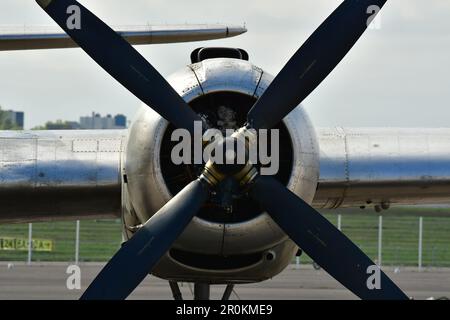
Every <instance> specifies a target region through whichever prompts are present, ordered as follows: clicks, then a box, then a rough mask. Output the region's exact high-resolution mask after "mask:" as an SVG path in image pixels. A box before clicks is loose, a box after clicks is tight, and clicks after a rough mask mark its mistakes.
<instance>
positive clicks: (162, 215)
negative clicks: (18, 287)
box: [81, 179, 208, 300]
mask: <svg viewBox="0 0 450 320" xmlns="http://www.w3.org/2000/svg"><path fill="white" fill-rule="evenodd" d="M207 197H208V187H207V184H206V183H205V182H204V181H202V180H200V179H197V180H195V181H193V182H191V183H190V184H188V185H187V186H186V187H185V188H184V189H183V190H181V191H180V192H179V193H178V194H177V195H176V196H175V197H173V198H172V199H171V200H170V201H169V202H168V203H167V204H166V205H165V206H163V207H162V208H161V209H160V210H159V211H158V212H157V213H156V214H155V215H153V216H152V217H151V218H150V219H149V220H148V221H147V222H146V223H145V224H144V225H143V226H142V228H141V229H139V231H138V232H136V234H135V235H134V236H133V237H132V238H131V239H130V240H128V241H127V242H125V243H124V244H123V246H122V247H121V248H120V249H119V251H117V253H116V254H115V255H114V256H113V257H112V258H111V260H110V261H109V262H108V263H107V264H106V266H105V267H104V268H103V269H102V271H101V272H100V273H99V274H98V275H97V277H96V278H95V279H94V281H93V282H92V283H91V284H90V286H89V287H88V288H87V290H86V291H85V292H84V294H83V295H82V297H81V299H82V300H123V299H125V298H126V297H128V295H129V294H130V293H131V292H132V291H133V290H134V289H135V288H136V287H137V286H138V285H139V284H140V283H141V282H142V280H144V278H145V277H146V276H147V274H148V273H149V272H151V270H152V269H153V267H154V266H155V265H156V263H157V262H158V261H159V260H160V259H161V257H162V256H163V255H164V254H165V253H166V252H167V250H169V248H170V247H171V246H172V244H173V242H174V241H175V240H176V239H177V238H178V236H179V235H180V234H181V233H182V232H183V230H184V229H185V228H186V226H187V225H188V224H189V222H190V221H191V220H192V218H193V217H194V215H195V214H196V213H197V211H198V210H199V209H200V207H201V206H202V204H203V203H204V202H205V201H206V199H207Z"/></svg>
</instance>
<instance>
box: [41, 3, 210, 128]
mask: <svg viewBox="0 0 450 320" xmlns="http://www.w3.org/2000/svg"><path fill="white" fill-rule="evenodd" d="M36 1H37V3H38V4H39V5H40V6H41V7H42V8H43V9H44V10H45V12H47V14H48V15H49V16H50V17H51V18H52V19H53V20H55V21H56V23H57V24H58V25H59V26H60V27H61V28H62V29H64V31H65V32H66V33H67V34H68V35H69V36H70V37H71V38H72V39H73V40H74V41H75V42H76V43H77V44H78V45H79V46H80V47H81V48H82V49H83V50H84V51H85V52H86V53H87V54H88V55H89V56H90V57H91V58H92V59H93V60H94V61H95V62H97V63H98V64H99V65H100V66H101V67H102V68H103V69H104V70H105V71H106V72H108V73H109V74H110V75H111V76H112V77H113V78H115V79H116V80H117V81H118V82H120V83H121V84H122V85H123V86H124V87H125V88H127V89H128V90H129V91H130V92H131V93H133V94H134V95H135V96H136V97H138V98H139V99H140V100H142V101H143V102H144V103H146V104H147V105H148V106H149V107H151V108H152V109H153V110H155V111H156V112H158V113H159V114H160V115H161V116H162V117H164V118H165V119H166V120H168V121H170V122H171V123H172V124H173V125H174V126H175V127H177V128H184V129H187V130H189V131H190V132H191V133H193V132H194V129H193V128H194V121H201V118H200V117H199V116H198V115H197V114H196V113H195V112H194V111H193V110H192V109H191V108H190V107H189V106H188V105H187V104H186V103H185V102H184V100H183V99H182V98H181V97H180V96H179V95H178V94H177V92H176V91H175V90H174V89H173V88H172V87H171V86H170V84H169V83H167V81H166V80H165V79H164V78H163V77H162V76H161V75H160V74H159V73H158V71H156V69H155V68H153V66H152V65H151V64H150V63H149V62H148V61H147V60H146V59H145V58H144V57H142V56H141V55H140V54H139V53H138V52H137V51H136V50H135V49H134V48H133V47H132V46H131V45H130V44H129V43H128V42H127V41H126V40H125V39H123V38H122V37H121V36H120V35H119V34H117V33H116V32H115V31H114V30H112V29H111V28H110V27H109V26H107V25H106V24H105V23H104V22H103V21H101V20H100V19H99V18H98V17H96V16H95V15H94V14H93V13H92V12H90V11H89V10H88V9H86V8H85V7H84V6H82V5H81V4H80V3H78V2H77V1H74V0H36ZM77 19H78V20H77ZM77 22H79V24H77Z"/></svg>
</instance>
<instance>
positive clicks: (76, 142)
mask: <svg viewBox="0 0 450 320" xmlns="http://www.w3.org/2000/svg"><path fill="white" fill-rule="evenodd" d="M125 137H126V131H123V130H103V131H100V130H68V131H64V130H61V131H21V132H18V131H0V222H2V223H8V222H32V221H42V220H47V219H52V220H64V219H70V218H80V217H88V216H90V217H112V216H116V217H117V216H120V192H121V179H120V166H121V154H122V146H123V144H124V142H125Z"/></svg>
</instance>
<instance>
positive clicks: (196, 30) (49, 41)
mask: <svg viewBox="0 0 450 320" xmlns="http://www.w3.org/2000/svg"><path fill="white" fill-rule="evenodd" d="M115 30H117V33H119V34H120V35H121V36H122V37H124V38H125V39H126V40H127V41H128V42H129V43H131V44H133V45H142V44H158V43H175V42H189V41H200V40H212V39H221V38H229V37H234V36H237V35H240V34H242V33H245V32H246V31H247V30H246V28H245V27H240V26H227V25H164V26H154V25H153V26H152V25H146V26H132V27H118V28H115ZM75 47H78V45H77V44H76V43H75V42H74V41H73V40H72V39H71V38H70V37H69V36H68V35H67V34H66V33H65V32H64V31H63V30H62V29H60V28H59V27H22V28H18V27H9V28H3V27H2V28H0V51H6V50H30V49H60V48H75Z"/></svg>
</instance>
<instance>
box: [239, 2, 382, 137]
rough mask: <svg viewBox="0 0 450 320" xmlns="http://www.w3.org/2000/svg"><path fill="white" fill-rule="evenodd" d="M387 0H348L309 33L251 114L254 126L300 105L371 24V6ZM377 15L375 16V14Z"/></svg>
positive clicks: (275, 119) (269, 122) (267, 125)
mask: <svg viewBox="0 0 450 320" xmlns="http://www.w3.org/2000/svg"><path fill="white" fill-rule="evenodd" d="M385 3H386V0H357V1H354V0H346V1H344V2H343V3H342V4H341V5H340V6H339V7H338V8H337V9H336V10H335V11H334V12H333V13H332V14H331V15H330V16H329V17H328V18H327V19H326V20H325V21H324V22H323V23H322V25H321V26H320V27H319V28H318V29H317V30H316V31H315V32H314V33H313V34H312V35H311V36H310V37H309V39H308V40H307V41H306V42H305V43H304V44H303V45H302V46H301V48H300V49H299V50H298V51H297V52H296V53H295V54H294V56H293V57H292V58H291V59H290V60H289V62H288V63H287V64H286V65H285V66H284V67H283V69H282V70H281V71H280V73H279V74H278V75H277V76H276V77H275V79H274V80H273V81H272V83H271V84H270V85H269V87H268V88H267V89H266V91H265V92H264V93H263V95H262V96H261V98H260V99H258V101H257V102H256V103H255V105H254V106H253V107H252V109H251V110H250V112H249V113H248V115H247V122H248V124H249V126H250V127H252V128H253V129H270V128H272V127H273V126H275V125H276V124H277V123H279V122H280V121H281V120H282V119H283V118H284V117H285V116H287V115H288V114H289V113H290V112H291V111H292V110H293V109H294V108H296V107H297V106H298V105H299V104H300V103H301V102H302V101H303V100H304V99H305V98H306V97H307V96H308V95H309V94H310V93H311V92H312V91H313V90H314V89H315V88H316V87H317V86H318V85H319V84H320V83H321V82H322V81H323V80H324V79H325V78H326V77H327V76H328V74H330V73H331V71H333V69H334V68H335V67H336V66H337V65H338V63H339V62H340V61H341V60H342V59H343V58H344V57H345V55H346V54H347V53H348V52H349V51H350V49H351V48H352V47H353V45H354V44H355V43H356V41H358V39H359V38H360V37H361V35H362V34H363V33H364V31H365V30H366V28H367V25H368V22H369V16H368V12H367V11H368V8H369V7H371V6H377V7H378V8H379V9H381V8H382V7H383V5H384V4H385ZM372 18H373V16H372Z"/></svg>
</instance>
